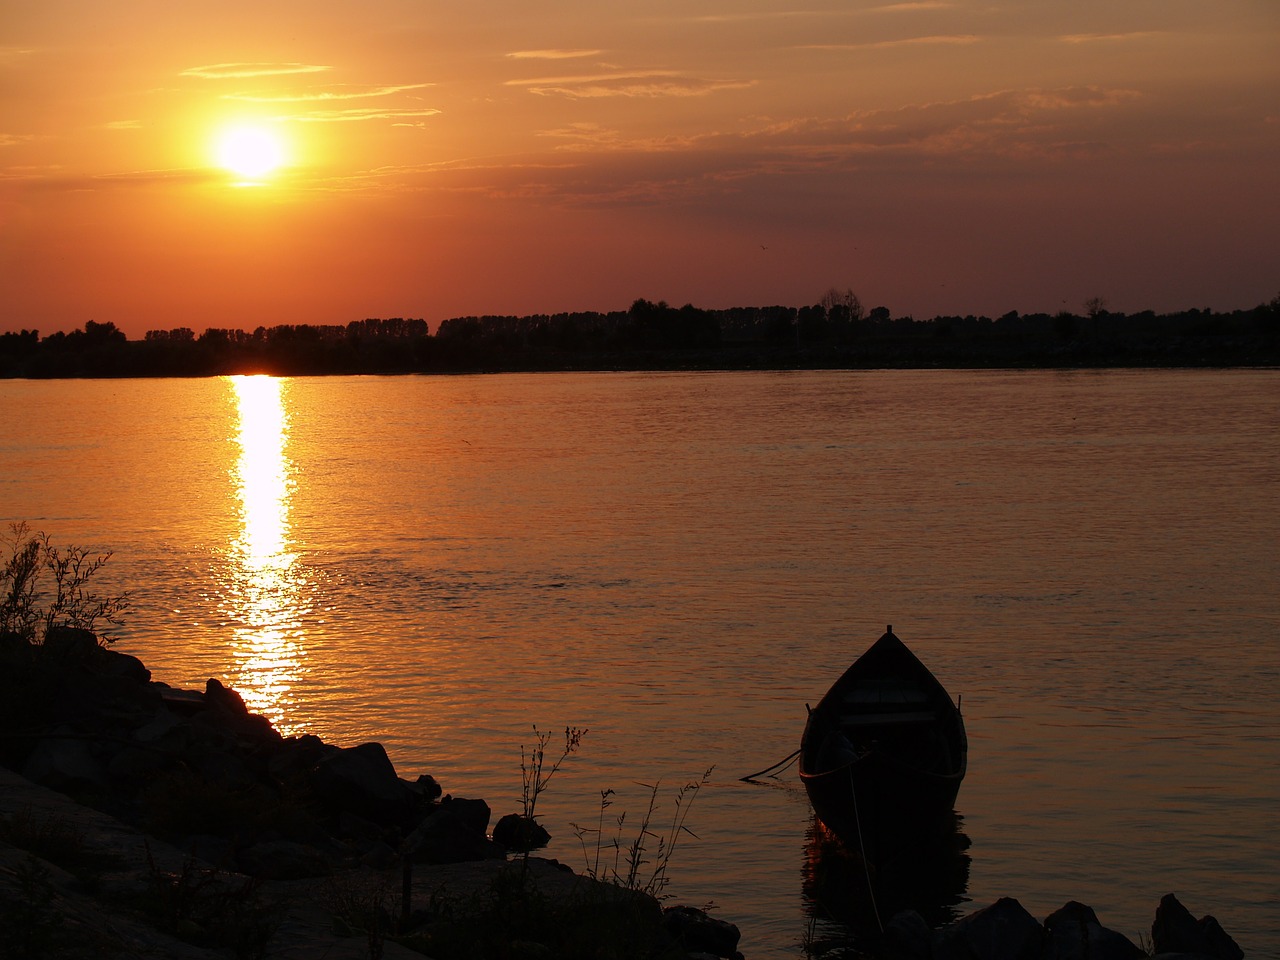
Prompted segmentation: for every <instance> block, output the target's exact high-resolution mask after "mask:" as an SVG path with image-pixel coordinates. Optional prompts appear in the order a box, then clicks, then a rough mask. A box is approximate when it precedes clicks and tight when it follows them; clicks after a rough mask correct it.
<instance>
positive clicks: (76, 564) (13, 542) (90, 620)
mask: <svg viewBox="0 0 1280 960" xmlns="http://www.w3.org/2000/svg"><path fill="white" fill-rule="evenodd" d="M3 543H4V546H5V548H6V552H7V553H8V559H7V560H5V561H4V567H3V569H0V635H4V634H10V635H15V636H18V637H21V638H22V639H23V640H26V641H27V642H28V643H43V642H44V639H45V637H47V636H48V635H49V632H50V631H52V630H54V629H56V628H58V627H76V628H79V629H83V630H89V631H92V632H94V633H96V634H98V639H99V640H100V641H101V642H102V643H104V644H105V643H112V642H113V641H114V640H115V638H114V637H112V636H110V635H108V634H106V633H99V629H100V625H101V624H107V625H110V626H116V627H118V626H120V624H121V619H120V617H121V615H122V614H123V613H124V611H125V610H127V609H128V607H129V595H128V593H123V594H120V595H118V596H103V595H101V594H97V593H94V592H93V591H92V590H90V589H89V582H90V580H92V579H93V576H94V575H95V574H96V573H97V572H98V571H99V570H101V569H102V567H103V566H104V565H105V564H106V562H107V561H108V560H109V559H111V554H110V553H109V552H108V553H104V554H96V555H95V554H93V553H91V552H90V551H89V550H87V549H85V548H83V547H76V546H68V547H66V548H62V549H60V548H58V547H56V546H54V545H53V543H52V542H51V541H50V539H49V535H48V534H46V533H44V532H36V533H32V532H31V529H30V528H29V527H28V526H27V524H26V523H25V522H19V523H11V524H9V533H8V534H7V535H5V536H4V537H3Z"/></svg>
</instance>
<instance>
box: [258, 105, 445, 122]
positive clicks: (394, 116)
mask: <svg viewBox="0 0 1280 960" xmlns="http://www.w3.org/2000/svg"><path fill="white" fill-rule="evenodd" d="M439 112H440V111H439V110H437V109H435V108H434V107H418V108H409V109H404V110H398V109H394V108H393V109H386V110H373V109H360V108H355V109H350V110H312V111H310V112H309V113H295V114H290V115H289V116H283V117H276V118H275V119H277V120H294V121H297V122H299V123H360V122H363V121H366V120H395V121H403V120H407V119H410V118H414V117H434V116H435V115H436V114H438V113H439Z"/></svg>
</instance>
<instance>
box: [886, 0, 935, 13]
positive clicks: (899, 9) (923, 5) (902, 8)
mask: <svg viewBox="0 0 1280 960" xmlns="http://www.w3.org/2000/svg"><path fill="white" fill-rule="evenodd" d="M953 7H955V4H954V3H948V2H947V0H916V2H914V3H911V2H909V3H889V4H885V5H884V6H882V7H872V8H871V9H870V10H868V11H867V12H868V13H914V12H915V11H917V10H950V9H952V8H953Z"/></svg>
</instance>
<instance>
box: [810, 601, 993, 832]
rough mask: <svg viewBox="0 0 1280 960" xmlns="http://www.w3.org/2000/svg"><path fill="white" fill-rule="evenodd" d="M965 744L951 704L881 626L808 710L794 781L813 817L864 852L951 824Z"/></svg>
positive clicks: (959, 720)
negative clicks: (798, 781)
mask: <svg viewBox="0 0 1280 960" xmlns="http://www.w3.org/2000/svg"><path fill="white" fill-rule="evenodd" d="M968 749H969V744H968V739H967V737H966V736H965V732H964V720H963V718H962V717H961V716H960V708H959V707H958V706H957V705H956V704H955V703H953V702H952V701H951V697H950V695H949V694H948V693H947V691H946V690H945V689H944V688H943V686H942V684H941V683H939V682H938V680H937V679H936V678H935V677H934V675H933V674H932V673H930V672H929V670H928V668H926V667H925V665H924V664H922V663H921V662H920V661H919V660H918V659H916V656H915V654H913V653H912V652H911V651H910V650H908V649H907V646H906V644H904V643H903V642H902V641H901V640H899V639H898V638H897V637H896V636H894V633H893V627H892V626H890V627H888V628H886V630H885V633H884V636H882V637H881V638H880V639H879V640H877V641H876V642H875V643H874V644H872V646H871V648H870V649H869V650H867V652H866V653H864V654H863V655H862V656H861V657H859V658H858V659H857V660H856V661H854V663H853V666H851V667H850V668H849V669H848V670H846V671H845V672H844V674H843V675H842V676H841V677H840V679H838V680H837V681H836V682H835V683H834V684H832V686H831V689H830V690H829V691H827V694H826V696H824V697H823V698H822V700H820V701H819V702H818V705H817V706H816V707H814V708H813V709H812V710H810V711H809V718H808V721H807V722H806V723H805V728H804V735H803V736H802V737H801V739H800V779H801V781H802V782H803V783H804V786H805V791H806V792H807V793H808V794H809V801H810V803H812V804H813V809H814V812H815V813H816V814H817V815H818V818H819V819H820V820H822V822H823V823H825V824H826V825H827V827H828V828H830V829H831V831H832V832H833V833H835V834H836V836H838V837H839V838H840V839H841V840H843V841H844V842H845V843H846V844H849V845H855V849H856V848H861V849H862V850H863V851H864V852H866V853H868V854H872V853H874V852H876V851H883V850H884V849H885V848H886V847H887V846H888V845H889V844H890V843H891V842H892V841H893V840H894V839H895V838H901V837H904V836H905V837H910V836H913V835H917V836H918V835H924V834H929V833H936V832H937V831H939V830H944V831H945V830H946V829H947V827H948V826H949V825H951V824H953V822H954V820H953V808H954V806H955V800H956V794H957V792H958V791H959V790H960V781H961V780H963V779H964V774H965V769H966V766H967V763H968Z"/></svg>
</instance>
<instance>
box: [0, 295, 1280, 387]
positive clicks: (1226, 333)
mask: <svg viewBox="0 0 1280 960" xmlns="http://www.w3.org/2000/svg"><path fill="white" fill-rule="evenodd" d="M1082 307H1083V309H1082V310H1081V312H1079V313H1072V312H1067V311H1063V312H1059V313H1055V314H1046V313H1033V314H1019V313H1018V312H1017V311H1010V312H1009V313H1006V314H1004V315H1002V316H1000V317H997V318H994V319H993V318H990V317H985V316H972V315H968V316H936V317H933V318H931V319H928V320H916V319H915V318H914V317H911V316H899V317H894V316H893V315H892V314H891V313H890V311H889V310H888V308H886V307H875V308H873V309H871V310H864V309H863V307H862V304H861V303H860V302H859V300H858V298H857V296H856V295H855V294H854V293H853V292H852V291H851V290H845V291H843V292H841V291H837V290H835V289H832V290H829V291H828V292H827V293H826V294H824V296H823V297H822V298H821V299H820V300H819V302H817V303H815V304H812V305H809V306H803V307H788V306H769V307H734V308H730V309H723V310H708V309H701V308H698V307H694V306H693V305H692V304H685V305H684V306H682V307H673V306H670V305H669V304H667V303H666V302H665V301H658V302H656V303H655V302H653V301H650V300H645V299H639V300H636V301H635V302H634V303H632V304H631V306H630V308H628V309H627V310H619V311H612V312H609V313H598V312H591V311H586V312H577V313H556V314H534V315H529V316H468V317H454V318H451V319H448V320H444V321H443V322H441V323H440V324H439V325H438V326H437V328H436V330H435V331H434V333H433V332H432V331H431V330H430V328H429V325H428V323H427V322H426V321H425V320H423V319H405V318H401V317H394V318H389V319H377V318H373V319H365V320H355V321H352V322H350V323H348V324H346V325H345V326H341V325H311V324H284V325H278V326H272V327H265V326H259V327H257V328H256V329H254V330H253V331H251V332H247V331H244V330H239V329H231V328H217V327H210V328H208V329H206V330H205V331H204V332H203V333H200V334H196V332H195V331H194V330H192V329H190V328H188V327H176V328H173V329H170V330H151V331H148V332H147V333H146V335H145V336H144V337H143V339H141V340H130V339H128V338H127V337H126V336H125V334H124V333H123V331H121V330H119V329H118V328H117V327H116V325H115V324H114V323H97V322H95V321H93V320H89V321H86V322H85V324H84V327H83V329H80V330H73V331H72V332H70V333H62V332H59V333H53V334H50V335H48V336H45V337H41V336H40V335H39V332H38V331H36V330H22V331H20V332H16V333H4V334H0V376H3V377H25V378H53V377H59V378H61V377H161V376H163V377H203V376H218V375H224V374H237V373H270V374H276V375H279V376H301V375H318V374H371V373H372V374H393V373H473V372H507V371H537V370H662V369H787V368H846V367H847V368H873V367H930V366H938V367H1079V366H1085V367H1088V366H1237V365H1264V366H1266V365H1276V364H1277V363H1278V362H1280V297H1276V298H1275V299H1273V300H1271V301H1270V302H1268V303H1263V304H1259V305H1258V306H1257V307H1254V308H1252V309H1249V310H1236V311H1232V312H1229V313H1220V312H1214V311H1212V310H1209V309H1191V310H1185V311H1181V312H1178V313H1169V314H1156V313H1154V312H1152V311H1144V312H1142V313H1135V314H1122V313H1113V312H1110V311H1108V310H1107V309H1106V304H1105V302H1104V301H1103V300H1101V299H1099V298H1094V299H1092V300H1090V301H1088V302H1087V303H1086V304H1083V305H1082Z"/></svg>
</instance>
